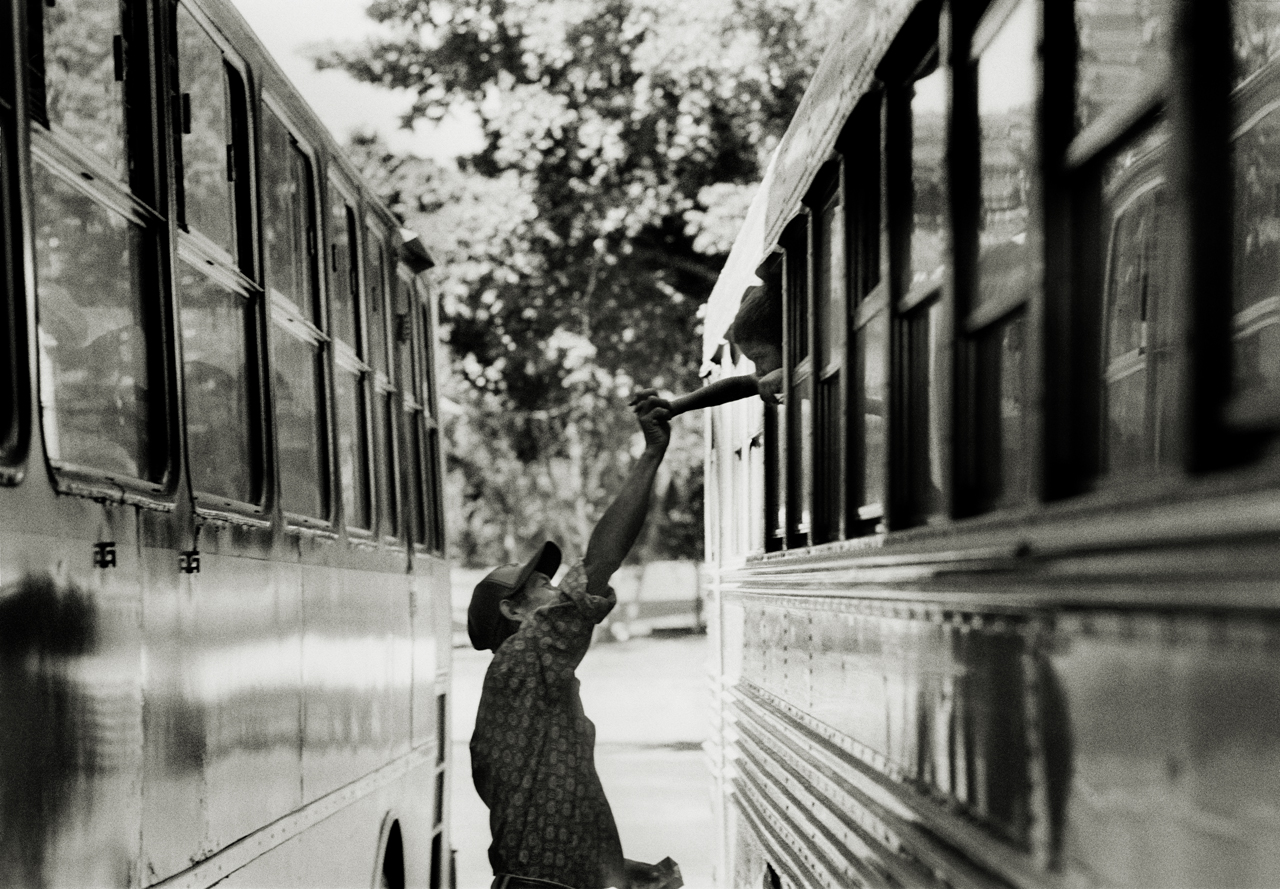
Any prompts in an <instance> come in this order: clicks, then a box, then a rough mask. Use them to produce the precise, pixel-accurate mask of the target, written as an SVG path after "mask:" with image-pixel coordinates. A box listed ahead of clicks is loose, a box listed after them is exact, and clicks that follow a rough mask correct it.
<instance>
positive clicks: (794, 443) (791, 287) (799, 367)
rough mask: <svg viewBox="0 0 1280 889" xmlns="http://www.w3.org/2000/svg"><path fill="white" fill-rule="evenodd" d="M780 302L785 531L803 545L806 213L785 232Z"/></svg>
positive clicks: (809, 455) (808, 422) (809, 452)
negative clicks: (783, 361) (782, 317)
mask: <svg viewBox="0 0 1280 889" xmlns="http://www.w3.org/2000/svg"><path fill="white" fill-rule="evenodd" d="M782 245H783V258H782V267H783V272H782V278H783V281H784V282H785V283H784V290H783V304H784V305H785V306H786V327H785V337H786V340H785V342H786V348H785V352H784V354H785V356H786V363H787V365H788V371H789V378H788V381H787V388H786V396H785V399H784V402H785V405H786V434H787V513H786V514H787V537H788V542H789V544H790V545H792V546H804V545H805V544H806V543H807V542H808V540H809V533H810V530H811V527H812V522H813V508H812V506H813V457H814V453H813V355H812V354H811V350H810V337H809V319H810V311H809V303H810V300H811V299H812V294H811V293H810V292H809V217H808V215H807V214H805V215H802V216H800V217H798V218H797V219H796V220H795V221H793V222H792V223H791V225H790V226H789V227H788V231H787V232H785V233H784V234H783V239H782Z"/></svg>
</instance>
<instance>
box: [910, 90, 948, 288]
mask: <svg viewBox="0 0 1280 889" xmlns="http://www.w3.org/2000/svg"><path fill="white" fill-rule="evenodd" d="M914 89H915V91H914V94H913V95H912V97H911V279H910V282H909V284H908V289H909V291H913V292H914V291H919V290H932V289H934V288H936V287H940V286H941V285H942V281H943V279H944V277H945V276H946V271H947V266H946V263H947V258H946V218H947V198H946V187H945V183H944V181H943V159H944V157H945V151H946V110H947V104H946V103H947V80H946V77H945V75H944V73H943V71H942V70H941V69H935V70H934V71H933V72H932V73H930V74H927V75H925V76H924V77H922V78H920V79H919V80H917V81H916V82H915V84H914Z"/></svg>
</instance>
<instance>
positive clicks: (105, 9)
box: [41, 0, 128, 178]
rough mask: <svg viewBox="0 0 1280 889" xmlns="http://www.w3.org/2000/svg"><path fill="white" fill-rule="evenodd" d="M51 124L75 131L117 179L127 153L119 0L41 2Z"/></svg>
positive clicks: (48, 107) (125, 169)
mask: <svg viewBox="0 0 1280 889" xmlns="http://www.w3.org/2000/svg"><path fill="white" fill-rule="evenodd" d="M42 5H43V6H44V8H43V9H42V10H41V11H42V13H43V15H44V49H45V52H44V71H45V95H46V99H45V101H46V103H47V106H46V107H47V113H48V117H49V126H50V128H51V129H53V130H55V131H60V132H65V133H67V134H68V135H70V136H73V137H74V138H75V139H76V141H78V142H79V143H80V144H81V145H82V146H84V147H85V148H87V149H89V150H90V151H91V152H93V154H94V155H96V156H97V157H98V158H100V159H101V160H102V161H104V162H105V163H106V165H107V167H108V168H110V169H112V170H114V171H115V172H116V173H117V174H118V175H119V176H120V177H121V178H124V176H125V175H126V174H127V172H128V167H127V164H126V158H125V114H124V89H123V87H124V84H123V82H121V81H118V80H116V53H115V41H116V38H117V37H120V36H121V35H122V33H123V28H122V23H121V15H120V10H121V2H120V0H58V2H57V3H56V4H42Z"/></svg>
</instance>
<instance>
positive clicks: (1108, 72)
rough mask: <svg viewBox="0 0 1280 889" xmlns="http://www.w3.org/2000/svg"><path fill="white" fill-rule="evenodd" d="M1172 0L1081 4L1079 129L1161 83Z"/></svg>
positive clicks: (1078, 29) (1108, 0) (1078, 9)
mask: <svg viewBox="0 0 1280 889" xmlns="http://www.w3.org/2000/svg"><path fill="white" fill-rule="evenodd" d="M1171 9H1172V0H1076V4H1075V16H1076V39H1077V40H1078V41H1079V52H1078V54H1077V56H1076V58H1077V82H1076V126H1077V127H1078V128H1079V129H1084V128H1085V127H1086V126H1088V125H1089V124H1090V123H1091V122H1093V121H1094V120H1096V119H1098V118H1099V117H1101V116H1102V115H1103V114H1104V113H1105V112H1107V111H1108V110H1110V109H1113V108H1123V107H1124V106H1125V105H1126V104H1127V103H1130V102H1133V101H1135V100H1136V99H1137V98H1138V97H1139V96H1141V95H1142V94H1143V93H1144V92H1146V91H1147V90H1150V89H1151V88H1152V87H1153V86H1154V85H1156V84H1157V83H1159V82H1160V80H1161V78H1162V77H1163V75H1164V72H1165V68H1166V66H1167V64H1168V60H1169V51H1168V43H1169V40H1168V31H1169V22H1170V14H1171Z"/></svg>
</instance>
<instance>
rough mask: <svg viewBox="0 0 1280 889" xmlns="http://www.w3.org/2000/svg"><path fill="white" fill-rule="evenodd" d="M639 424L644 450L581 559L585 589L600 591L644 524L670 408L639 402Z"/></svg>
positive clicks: (667, 432)
mask: <svg viewBox="0 0 1280 889" xmlns="http://www.w3.org/2000/svg"><path fill="white" fill-rule="evenodd" d="M636 413H637V415H638V418H639V420H640V428H641V429H642V430H643V431H644V453H643V454H641V455H640V459H639V460H638V461H636V465H635V466H634V467H633V468H632V470H631V474H630V475H629V476H627V480H626V481H625V482H623V484H622V489H621V490H620V491H618V495H617V496H616V497H614V499H613V503H611V504H609V508H608V509H606V510H605V511H604V515H603V516H601V517H600V521H599V522H598V523H597V524H596V527H595V530H594V531H592V532H591V540H590V542H589V543H588V544H587V555H586V557H585V558H584V559H583V562H584V567H585V568H586V570H587V590H588V592H591V593H593V594H596V595H599V591H600V590H603V589H604V588H605V587H606V586H608V584H609V578H610V577H612V576H613V572H615V571H617V570H618V567H619V566H620V565H621V564H622V560H623V559H625V558H626V557H627V553H629V552H631V547H632V546H634V545H635V542H636V539H637V538H638V537H639V536H640V529H641V528H643V527H644V519H645V516H646V515H647V514H648V512H649V493H650V491H652V490H653V479H654V477H655V476H656V475H657V474H658V466H659V465H660V464H661V463H662V458H663V455H665V454H666V452H667V444H668V442H670V441H671V426H670V425H669V424H668V422H667V421H668V420H669V419H670V417H671V412H670V410H669V409H668V408H666V407H665V406H663V405H656V404H640V405H638V406H637V407H636Z"/></svg>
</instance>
